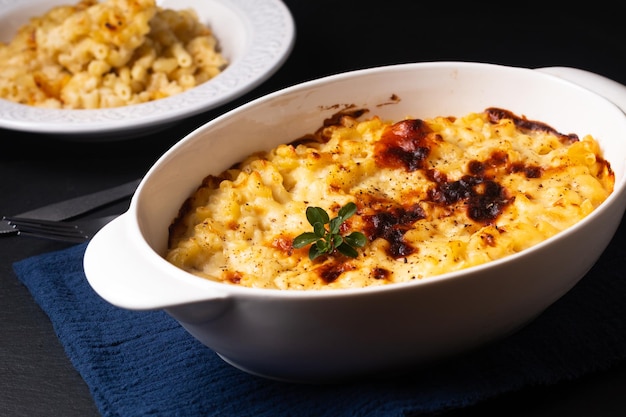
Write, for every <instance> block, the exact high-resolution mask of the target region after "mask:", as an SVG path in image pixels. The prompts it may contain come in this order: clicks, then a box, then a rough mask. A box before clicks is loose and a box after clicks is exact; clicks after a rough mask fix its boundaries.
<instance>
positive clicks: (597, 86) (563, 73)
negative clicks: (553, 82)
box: [536, 67, 626, 113]
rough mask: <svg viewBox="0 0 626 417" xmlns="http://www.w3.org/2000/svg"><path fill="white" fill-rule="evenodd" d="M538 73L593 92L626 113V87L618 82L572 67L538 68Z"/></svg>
mask: <svg viewBox="0 0 626 417" xmlns="http://www.w3.org/2000/svg"><path fill="white" fill-rule="evenodd" d="M536 71H540V72H544V73H546V74H551V75H554V76H557V77H559V78H562V79H564V80H567V81H570V82H572V83H574V84H577V85H579V86H581V87H584V88H586V89H588V90H591V91H593V92H594V93H596V94H599V95H601V96H603V97H604V98H606V99H607V100H609V101H611V102H612V103H613V104H615V105H616V106H617V107H619V108H620V109H621V110H622V112H624V113H626V86H625V85H623V84H620V83H618V82H617V81H613V80H611V79H610V78H607V77H604V76H602V75H599V74H596V73H594V72H590V71H585V70H582V69H578V68H571V67H544V68H536Z"/></svg>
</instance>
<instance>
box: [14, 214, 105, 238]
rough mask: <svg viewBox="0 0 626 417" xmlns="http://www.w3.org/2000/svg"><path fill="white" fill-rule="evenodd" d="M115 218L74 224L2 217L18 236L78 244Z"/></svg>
mask: <svg viewBox="0 0 626 417" xmlns="http://www.w3.org/2000/svg"><path fill="white" fill-rule="evenodd" d="M115 217H117V216H108V217H102V218H97V219H86V220H81V221H76V222H62V221H51V220H37V219H30V218H23V217H4V220H6V221H8V222H9V224H11V225H13V226H14V227H16V229H17V230H18V231H19V233H18V234H20V235H23V236H29V237H37V238H44V239H49V240H57V241H63V242H72V243H80V242H85V241H87V240H89V239H90V238H91V237H92V236H93V235H94V234H95V232H97V231H98V230H100V229H101V228H102V227H103V226H104V225H106V224H107V223H108V222H110V221H111V220H113V219H114V218H115Z"/></svg>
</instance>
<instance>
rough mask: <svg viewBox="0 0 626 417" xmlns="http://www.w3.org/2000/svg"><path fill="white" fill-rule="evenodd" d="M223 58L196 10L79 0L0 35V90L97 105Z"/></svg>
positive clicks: (173, 83) (213, 70) (179, 81)
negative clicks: (5, 37)
mask: <svg viewBox="0 0 626 417" xmlns="http://www.w3.org/2000/svg"><path fill="white" fill-rule="evenodd" d="M226 65H227V61H226V59H225V58H224V57H223V56H222V54H221V53H220V51H219V48H218V43H217V39H216V38H215V36H214V35H213V33H212V31H211V29H210V28H208V27H207V26H205V25H203V24H202V23H201V22H200V21H199V20H198V16H197V15H196V13H195V12H194V11H193V10H191V9H189V10H170V9H162V8H160V7H157V6H156V3H155V0H106V1H103V2H102V3H99V2H98V1H97V0H82V1H80V2H79V3H77V4H76V5H64V6H57V7H54V8H52V9H50V10H49V11H48V12H46V13H45V14H44V15H42V16H40V17H33V18H32V19H31V20H30V21H29V22H28V23H27V24H25V25H24V26H22V27H21V28H20V29H19V31H18V33H17V34H16V35H15V37H14V38H13V39H12V40H11V41H10V42H8V43H6V44H3V43H1V42H0V98H3V99H6V100H11V101H14V102H17V103H20V104H25V105H30V106H37V107H46V108H62V109H99V108H111V107H119V106H125V105H130V104H137V103H144V102H148V101H152V100H157V99H161V98H164V97H169V96H172V95H175V94H178V93H181V92H183V91H186V90H188V89H190V88H193V87H195V86H197V85H199V84H202V83H204V82H205V81H208V80H210V79H211V78H213V77H215V76H216V75H217V74H219V73H220V72H221V71H222V70H223V69H224V68H225V67H226Z"/></svg>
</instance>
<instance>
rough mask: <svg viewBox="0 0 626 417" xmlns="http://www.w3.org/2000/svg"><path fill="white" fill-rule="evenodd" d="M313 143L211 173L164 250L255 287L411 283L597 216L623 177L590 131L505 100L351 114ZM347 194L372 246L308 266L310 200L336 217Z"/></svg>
mask: <svg viewBox="0 0 626 417" xmlns="http://www.w3.org/2000/svg"><path fill="white" fill-rule="evenodd" d="M501 113H505V116H506V117H497V120H494V119H493V117H492V116H493V115H494V114H495V115H498V114H501ZM520 120H522V121H523V122H524V123H519V126H518V124H517V123H516V121H520ZM529 122H530V123H534V125H533V126H534V127H533V128H532V129H528V128H527V126H528V124H529ZM520 126H521V127H520ZM313 138H314V139H313V140H310V139H308V140H299V141H296V142H293V143H291V144H285V145H281V146H278V147H277V148H275V149H273V150H271V151H270V152H263V153H258V154H255V155H252V156H250V157H248V158H247V159H245V160H244V161H242V162H241V163H240V164H237V165H236V166H235V167H233V168H232V169H230V170H228V171H226V172H224V173H222V174H221V175H220V176H217V177H215V176H209V177H207V178H206V179H205V181H204V182H203V184H202V185H201V186H200V187H199V188H198V190H197V191H196V192H195V193H194V194H193V195H192V196H191V197H190V198H189V199H188V200H187V201H186V202H185V204H184V205H183V208H182V209H181V211H180V214H179V216H178V217H177V219H175V220H174V222H173V224H172V226H171V227H170V242H169V249H168V251H167V253H166V255H165V256H166V259H167V260H168V261H170V262H171V263H173V264H174V265H177V266H178V267H180V268H182V269H184V270H187V271H189V272H191V273H193V274H195V275H198V276H200V277H205V278H208V279H213V280H217V281H220V282H224V283H227V284H231V285H242V286H249V287H256V288H274V289H283V290H310V289H313V290H318V289H332V288H358V287H366V286H377V285H385V284H390V283H400V282H408V281H412V280H419V279H425V278H427V277H431V276H433V275H438V274H442V273H445V272H452V271H457V270H461V269H464V268H468V267H471V266H474V265H479V264H483V263H485V262H489V261H492V260H495V259H500V258H503V257H506V256H509V255H511V254H514V253H518V252H520V251H523V250H525V249H527V248H529V247H531V246H533V245H535V244H537V243H539V242H542V241H544V240H545V239H548V238H549V237H551V236H553V235H555V234H557V233H559V232H560V231H562V230H565V229H567V228H568V227H570V226H572V225H573V224H575V223H576V222H578V221H580V220H581V219H583V218H584V217H585V216H587V215H588V214H589V213H591V212H592V211H593V210H594V209H595V208H596V207H598V205H600V204H601V203H602V202H603V201H604V200H605V199H606V198H607V197H608V196H609V195H610V194H611V192H612V191H613V185H614V182H615V177H614V174H613V172H612V170H611V168H610V165H609V163H608V162H607V161H605V160H604V159H603V157H602V154H601V151H600V147H599V145H598V143H597V142H596V140H595V139H594V138H593V137H592V136H584V137H583V138H582V139H580V140H579V139H578V137H576V136H573V135H568V136H565V135H561V134H558V133H557V132H556V131H554V130H551V128H549V126H547V125H545V124H542V123H540V122H532V121H528V120H526V119H522V118H519V117H517V116H515V115H513V114H512V113H508V112H506V111H500V110H499V109H487V110H486V111H485V112H482V113H471V114H468V115H466V116H464V117H460V118H450V117H437V118H433V119H428V120H423V121H422V120H418V119H407V120H404V121H400V122H397V123H392V122H387V121H383V120H381V119H380V118H378V117H373V118H371V119H369V120H364V121H358V120H357V119H355V118H353V117H351V116H348V115H344V116H342V117H341V121H340V122H339V123H338V124H336V125H332V126H326V127H324V128H323V129H321V130H320V131H319V132H317V133H316V134H315V135H313ZM350 201H352V202H355V203H356V204H357V207H358V211H357V213H356V214H355V215H354V216H353V217H351V218H350V219H348V221H347V226H348V229H349V230H358V231H361V232H364V233H365V234H366V236H367V237H368V241H369V242H368V244H367V245H366V246H365V247H364V248H362V249H358V253H359V256H358V257H357V258H356V259H352V258H348V257H345V256H342V255H340V254H334V255H332V256H327V257H324V258H318V259H316V260H315V261H311V260H310V259H309V257H308V248H301V249H296V248H294V247H293V245H292V242H293V239H294V238H295V237H296V236H297V235H299V234H301V233H303V232H308V231H311V226H310V225H309V223H308V221H307V219H306V216H305V212H306V208H307V207H308V206H318V207H322V208H323V209H325V210H326V211H327V212H328V213H329V214H330V215H331V217H334V216H335V215H336V213H337V210H338V209H339V207H341V206H344V205H345V204H346V203H347V202H350Z"/></svg>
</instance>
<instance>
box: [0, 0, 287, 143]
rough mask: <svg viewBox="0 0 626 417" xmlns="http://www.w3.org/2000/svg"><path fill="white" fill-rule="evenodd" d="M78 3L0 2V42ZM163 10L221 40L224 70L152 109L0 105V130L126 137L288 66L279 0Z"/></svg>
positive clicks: (198, 0) (205, 106)
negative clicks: (195, 21) (186, 14)
mask: <svg viewBox="0 0 626 417" xmlns="http://www.w3.org/2000/svg"><path fill="white" fill-rule="evenodd" d="M77 2H78V0H0V41H2V42H8V41H9V40H11V38H12V37H13V36H14V34H15V32H16V31H17V29H18V28H19V27H20V26H22V25H23V24H24V23H26V22H27V21H28V19H29V18H31V17H34V16H40V15H42V14H43V13H45V12H46V11H47V10H49V9H50V8H51V7H53V6H56V5H61V4H75V3H77ZM157 4H158V5H159V6H161V7H163V8H169V9H186V8H193V9H195V10H196V12H197V13H198V15H199V16H200V19H201V20H202V21H203V23H205V24H208V25H209V26H210V27H211V29H212V30H213V32H214V33H215V36H216V37H217V38H218V41H219V43H220V46H221V48H222V53H223V54H224V55H225V56H226V58H227V59H228V60H229V62H230V64H229V66H228V67H227V68H226V69H225V70H224V71H223V72H222V73H221V74H219V75H218V76H217V77H215V78H213V79H211V80H209V81H208V82H206V83H204V84H202V85H200V86H198V87H195V88H193V89H191V90H189V91H186V92H184V93H182V94H178V95H175V96H172V97H168V98H164V99H161V100H156V101H153V102H149V103H143V104H137V105H132V106H124V107H118V108H113V109H99V110H56V109H42V108H36V107H32V106H26V105H21V104H17V103H13V102H10V101H8V100H3V99H0V127H3V128H7V129H13V130H20V131H29V132H36V133H45V134H54V135H64V136H66V137H67V138H69V139H75V140H80V141H91V140H104V139H106V140H115V139H124V138H127V137H132V136H136V135H139V134H141V133H142V132H147V131H152V130H155V129H158V128H161V127H163V126H164V125H168V124H171V123H173V122H176V121H178V120H180V119H183V118H186V117H189V116H192V115H195V114H197V113H200V112H203V111H206V110H209V109H212V108H215V107H217V106H219V105H222V104H225V103H226V102H228V101H231V100H233V99H235V98H237V97H240V96H242V95H243V94H245V93H246V92H248V91H250V90H251V89H253V88H254V87H256V86H257V85H259V84H260V83H262V82H263V81H264V80H266V79H267V78H268V77H269V76H270V75H271V74H273V73H274V72H275V71H276V70H277V69H278V68H279V67H280V66H281V65H282V64H283V62H284V61H285V60H286V58H287V56H288V55H289V53H290V52H291V49H292V47H293V42H294V37H295V26H294V22H293V18H292V16H291V14H290V12H289V10H288V9H287V7H286V6H285V5H284V4H283V3H282V2H281V1H280V0H158V1H157Z"/></svg>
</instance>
